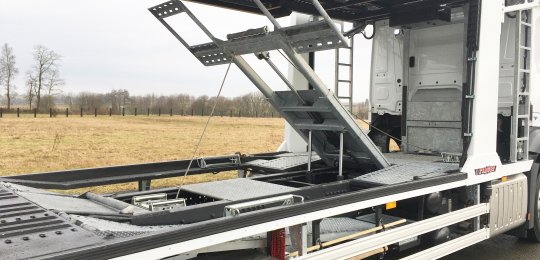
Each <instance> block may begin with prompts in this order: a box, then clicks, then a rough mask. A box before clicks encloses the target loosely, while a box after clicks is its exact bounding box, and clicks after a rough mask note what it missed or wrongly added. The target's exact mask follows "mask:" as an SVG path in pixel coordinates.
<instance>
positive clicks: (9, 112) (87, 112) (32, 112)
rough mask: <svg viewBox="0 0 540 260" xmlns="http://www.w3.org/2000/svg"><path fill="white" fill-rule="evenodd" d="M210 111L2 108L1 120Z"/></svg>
mask: <svg viewBox="0 0 540 260" xmlns="http://www.w3.org/2000/svg"><path fill="white" fill-rule="evenodd" d="M209 114H210V111H205V110H204V109H199V110H195V109H180V110H175V109H172V108H168V109H167V108H165V109H162V108H153V109H152V108H144V109H139V108H132V109H125V108H121V109H112V108H109V109H107V110H106V111H104V109H98V108H94V109H70V108H50V109H48V111H43V110H38V109H35V108H34V109H23V108H13V109H6V108H2V107H0V118H4V117H17V118H21V117H26V118H27V117H34V118H37V117H50V118H53V117H88V116H93V117H103V116H109V117H112V116H139V117H140V116H147V117H149V116H208V115H209ZM214 116H221V117H251V118H279V117H281V116H280V114H279V113H277V112H274V111H271V112H267V111H263V112H260V111H242V110H229V111H218V112H214Z"/></svg>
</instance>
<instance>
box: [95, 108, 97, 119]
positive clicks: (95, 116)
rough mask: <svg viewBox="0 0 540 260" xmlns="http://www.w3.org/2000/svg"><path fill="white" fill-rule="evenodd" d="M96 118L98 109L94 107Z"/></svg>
mask: <svg viewBox="0 0 540 260" xmlns="http://www.w3.org/2000/svg"><path fill="white" fill-rule="evenodd" d="M94 117H97V108H95V107H94Z"/></svg>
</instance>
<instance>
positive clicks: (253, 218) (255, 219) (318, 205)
mask: <svg viewBox="0 0 540 260" xmlns="http://www.w3.org/2000/svg"><path fill="white" fill-rule="evenodd" d="M465 179H467V174H466V173H455V174H450V175H446V176H441V177H435V178H429V179H424V180H416V181H411V182H406V183H400V184H396V185H388V186H382V187H375V188H371V189H367V190H362V191H356V192H351V193H348V194H343V195H338V196H335V197H332V198H326V199H320V200H316V201H311V202H306V203H304V204H297V205H290V206H284V207H279V208H271V209H266V210H260V211H256V212H252V213H248V214H245V215H240V216H237V217H232V218H220V219H215V220H209V221H205V222H203V223H197V224H193V225H190V226H189V227H186V228H182V229H179V230H173V231H167V232H163V233H159V234H153V235H149V236H146V237H140V238H136V239H131V240H124V241H119V242H116V243H112V244H106V245H98V246H95V247H93V248H87V249H79V250H77V251H74V252H71V253H64V254H58V255H55V256H52V257H51V258H54V259H108V258H112V257H118V256H123V255H127V254H131V253H136V252H141V251H145V250H150V249H154V248H157V247H161V246H167V245H171V244H174V243H180V242H184V241H189V240H193V239H196V238H201V237H205V236H210V235H214V234H217V233H222V232H227V231H231V230H236V229H239V228H245V227H249V226H253V225H257V224H261V223H265V222H270V221H275V220H279V219H283V218H287V217H293V216H297V215H301V214H306V213H310V212H315V211H319V210H324V209H328V208H333V207H338V206H343V205H347V204H352V203H356V202H361V201H366V200H370V199H375V198H380V197H384V196H388V195H392V194H398V193H403V192H408V191H413V190H418V189H422V188H428V187H432V186H437V185H442V184H447V183H452V182H457V181H461V180H465Z"/></svg>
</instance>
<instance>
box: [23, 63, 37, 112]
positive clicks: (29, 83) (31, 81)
mask: <svg viewBox="0 0 540 260" xmlns="http://www.w3.org/2000/svg"><path fill="white" fill-rule="evenodd" d="M36 85H37V80H36V78H35V77H34V76H33V75H32V73H31V72H30V71H29V72H27V73H26V95H25V99H26V102H28V109H30V110H32V103H33V102H34V97H35V93H36Z"/></svg>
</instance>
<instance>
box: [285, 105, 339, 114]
mask: <svg viewBox="0 0 540 260" xmlns="http://www.w3.org/2000/svg"><path fill="white" fill-rule="evenodd" d="M281 111H284V112H316V113H329V112H332V111H333V109H332V108H331V107H322V106H294V107H282V108H281Z"/></svg>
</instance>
